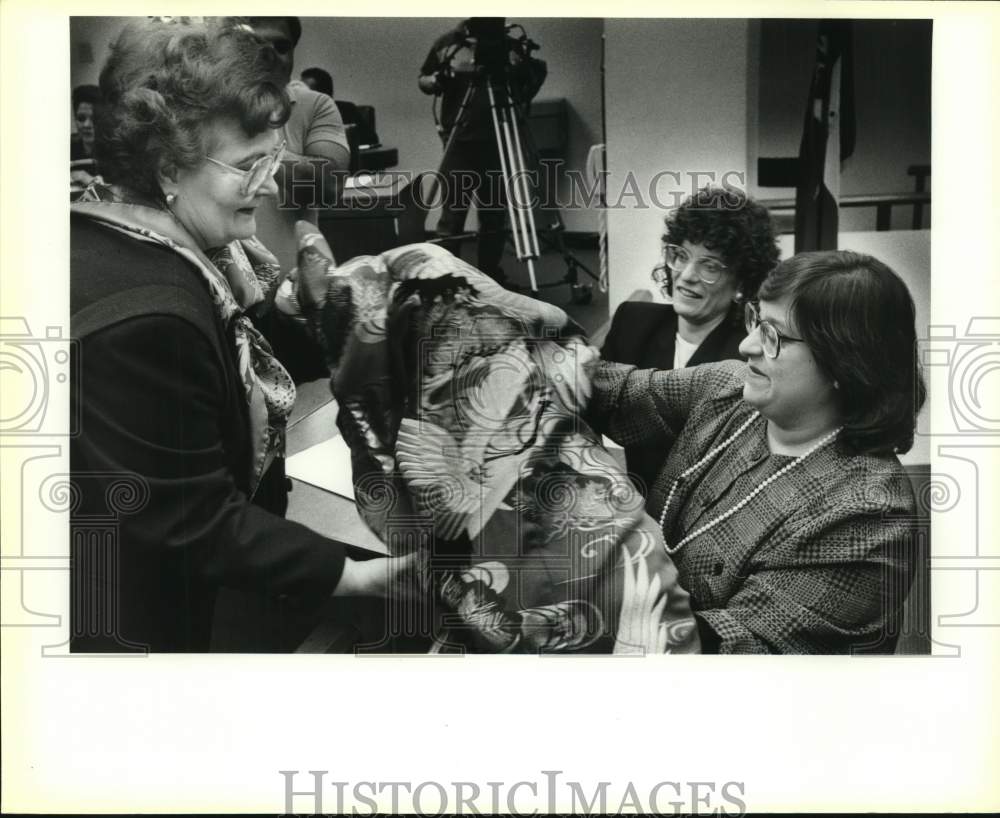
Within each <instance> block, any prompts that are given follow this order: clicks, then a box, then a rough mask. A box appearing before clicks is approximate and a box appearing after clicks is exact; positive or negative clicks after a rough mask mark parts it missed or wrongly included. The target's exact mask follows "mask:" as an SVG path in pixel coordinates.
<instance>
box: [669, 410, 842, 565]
mask: <svg viewBox="0 0 1000 818" xmlns="http://www.w3.org/2000/svg"><path fill="white" fill-rule="evenodd" d="M759 417H760V412H756V411H755V412H754V413H753V414H752V415H750V417H749V418H748V419H747V421H746V422H745V423H744V424H743V425H742V426H740V428H739V429H737V430H736V431H735V432H733V433H732V434H731V435H730V436H729V437H728V438H726V439H725V440H724V441H722V443H720V444H719V445H718V446H716V447H715V448H714V449H712V450H710V451H709V452H708V454H706V455H705V456H704V457H703V458H702V459H701V460H699V461H698V462H697V463H695V464H694V465H693V466H691V467H690V468H688V469H685V470H684V471H683V472H681V474H680V476H678V477H677V478H676V479H675V480H674V482H673V484H672V485H671V486H670V491H669V492H668V493H667V501H666V502H665V503H664V504H663V511H662V512H660V530H662V531H663V547H664V548H665V549H666V552H667V553H668V554H676V553H677V552H678V551H680V550H681V549H682V548H683V547H684V546H685V545H687V544H688V543H689V542H691V540H693V539H694V538H695V537H698V536H700V535H701V534H704V533H705V532H706V531H708V530H709V529H712V528H714V527H715V526H717V525H718V524H719V523H721V522H722V521H723V520H727V519H729V518H730V517H732V516H733V515H734V514H735V513H736V512H737V511H739V510H740V509H741V508H743V507H744V506H745V505H747V504H748V503H749V502H750V501H751V500H753V498H754V497H756V496H757V495H758V494H760V493H761V492H762V491H763V490H764V489H766V488H767V487H768V486H769V485H771V483H773V482H774V481H775V480H777V479H778V478H779V477H781V476H782V475H783V474H785V473H786V472H789V471H791V470H792V469H794V468H795V467H796V466H797V465H799V463H801V462H802V461H803V460H805V459H806V458H807V457H809V455H811V454H813V453H814V452H817V451H819V450H820V449H822V448H823V447H824V446H825V445H826V444H827V443H829V442H830V441H831V440H833V439H834V438H835V437H836V436H837V435H838V434H839V433H840V430H841V429H843V428H844V427H843V426H838V427H837V428H836V429H834V430H833V431H832V432H830V434H828V435H825V436H824V437H822V438H821V439H820V440H818V441H816V443H814V444H813V445H812V446H811V447H810V449H809V451H807V452H806V453H805V454H802V455H799V456H798V457H797V458H795V460H793V461H792V462H791V463H789V464H788V465H786V466H782V468H780V469H779V470H778V471H776V472H775V473H774V474H772V475H771V476H770V477H768V478H767V479H766V480H765V481H764V482H763V483H761V484H760V485H759V486H757V488H755V489H754V490H753V491H751V492H750V493H749V494H748V495H747V496H746V497H744V498H743V499H742V500H740V501H739V502H738V503H737V504H736V505H735V506H733V507H732V508H730V509H729V510H728V511H725V512H723V513H722V514H720V515H719V516H718V517H715V518H714V519H712V520H709V521H708V522H707V523H705V525H703V526H701V527H699V528H696V529H695V530H694V531H692V532H691V533H690V534H688V535H687V536H686V537H685V538H684V539H683V540H681V541H680V542H679V543H677V545H675V546H674V547H673V548H671V547H670V546H669V545H668V544H667V538H666V533H667V532H666V530H665V529H664V526H665V525H666V523H667V511H668V510H669V508H670V501H671V500H673V499H674V492H676V491H677V486H678V485H680V482H681V480H683V479H684V478H685V477H687V476H688V475H690V474H693V473H694V472H696V471H697V470H698V469H700V468H701V467H702V466H703V465H705V463H707V462H708V461H709V460H712V459H713V458H714V457H715V456H716V455H718V454H719V453H720V452H722V451H723V450H724V449H725V448H726V447H728V446H729V445H730V444H731V443H732V442H733V441H734V440H736V438H738V437H739V436H740V435H741V434H743V432H745V431H746V430H747V429H748V428H749V427H750V424H751V423H753V422H754V421H755V420H757V418H759Z"/></svg>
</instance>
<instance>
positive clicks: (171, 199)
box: [167, 193, 177, 207]
mask: <svg viewBox="0 0 1000 818" xmlns="http://www.w3.org/2000/svg"><path fill="white" fill-rule="evenodd" d="M176 201H177V194H176V193H168V194H167V207H173V206H174V202H176Z"/></svg>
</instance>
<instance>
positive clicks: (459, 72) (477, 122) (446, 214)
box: [417, 20, 548, 283]
mask: <svg viewBox="0 0 1000 818" xmlns="http://www.w3.org/2000/svg"><path fill="white" fill-rule="evenodd" d="M471 23H472V21H471V20H463V21H462V22H461V23H459V24H458V25H457V26H456V27H455V28H454V29H452V30H451V31H448V32H446V33H445V34H443V35H442V36H440V37H438V39H437V40H435V42H434V44H433V45H432V46H431V49H430V51H429V52H428V54H427V57H426V59H425V60H424V62H423V65H422V66H421V67H420V77H419V79H418V81H417V84H418V87H419V88H420V90H421V91H422V92H423V93H425V94H434V95H441V121H440V125H439V128H438V132H439V135H440V137H441V140H442V142H443V143H444V144H445V145H447V144H448V140H449V138H450V137H451V136H452V134H453V133H454V139H453V140H452V142H451V146H450V148H449V149H448V153H447V155H446V156H445V157H444V159H443V162H442V165H441V171H440V172H441V174H442V175H443V176H444V177H445V180H446V181H447V191H446V193H447V198H446V199H445V201H444V203H443V207H442V211H441V219H440V221H439V222H438V227H437V232H438V235H439V236H441V237H448V236H458V235H460V234H462V233H463V232H464V231H465V220H466V217H467V215H468V213H469V204H470V202H472V201H473V200H474V201H475V203H476V214H477V216H478V219H479V243H478V254H477V261H476V266H477V267H478V268H479V269H480V270H482V271H483V272H484V273H486V274H487V275H488V276H490V277H491V278H494V279H496V280H497V281H499V282H501V283H503V282H504V281H505V280H506V276H505V275H504V273H503V270H502V269H501V268H500V260H501V258H502V257H503V248H504V241H505V238H506V237H505V233H504V220H505V213H504V201H505V199H504V193H503V184H502V181H501V177H500V172H501V162H500V154H499V151H498V148H497V142H496V136H495V134H494V130H493V119H492V116H491V113H490V101H489V97H488V95H487V91H486V88H485V87H484V85H483V84H481V83H479V82H478V79H479V74H478V69H479V68H481V66H477V65H476V45H477V43H476V40H475V37H474V36H473V34H472V28H471ZM505 37H506V45H507V55H506V56H507V61H508V64H509V66H508V73H507V76H508V79H509V84H510V87H511V95H512V97H513V100H512V101H513V102H514V103H515V104H516V105H518V106H522V107H524V106H527V104H528V103H529V102H530V101H531V100H532V99H533V98H534V97H535V94H537V93H538V91H539V89H540V88H541V87H542V83H544V82H545V77H546V76H547V73H548V67H547V66H546V64H545V62H544V61H543V60H539V59H536V58H534V57H523V56H522V55H521V54H520V52H519V50H518V48H517V43H516V41H515V40H513V38H511V37H509V36H507V35H505ZM470 86H475V88H476V90H475V91H474V92H473V96H472V97H471V99H470V102H469V105H468V108H467V109H466V111H465V113H464V115H463V116H462V118H461V119H459V118H458V114H459V110H460V109H461V106H462V100H463V99H464V98H465V95H466V92H467V91H468V89H469V87H470ZM470 182H471V184H470ZM442 246H443V247H445V248H446V249H448V250H449V251H451V252H452V253H454V254H455V255H461V243H460V241H450V242H442Z"/></svg>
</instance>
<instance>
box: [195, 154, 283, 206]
mask: <svg viewBox="0 0 1000 818" xmlns="http://www.w3.org/2000/svg"><path fill="white" fill-rule="evenodd" d="M284 156H285V142H284V141H282V143H281V144H280V145H278V147H276V148H275V149H274V150H273V151H271V153H269V154H267V156H262V157H260V159H258V160H257V161H256V162H254V163H253V164H252V165H251V166H250V167H249V168H247V169H246V170H244V169H242V168H234V167H233V166H232V165H227V164H226V163H225V162H220V161H219V160H218V159H213V158H212V157H211V156H206V157H205V158H206V159H207V160H208V161H209V162H211V163H212V164H214V165H218V166H219V167H220V168H225V169H226V170H229V171H232V172H233V173H238V174H240V175H241V176H242V177H243V186H242V187H241V188H240V193H241V194H242V195H243V196H253V195H254V194H255V193H256V192H257V191H258V190H260V188H261V185H263V184H264V183H265V182H266V181H267V180H268V177H271V176H274V175H275V174H276V173H277V172H278V166H279V165H280V164H281V160H282V159H283V158H284Z"/></svg>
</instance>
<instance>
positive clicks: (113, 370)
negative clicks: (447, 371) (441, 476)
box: [71, 20, 404, 651]
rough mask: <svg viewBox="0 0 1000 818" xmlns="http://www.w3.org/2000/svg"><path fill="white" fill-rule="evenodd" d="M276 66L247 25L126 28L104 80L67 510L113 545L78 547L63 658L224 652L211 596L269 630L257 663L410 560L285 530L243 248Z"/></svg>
mask: <svg viewBox="0 0 1000 818" xmlns="http://www.w3.org/2000/svg"><path fill="white" fill-rule="evenodd" d="M278 62H279V61H278V57H277V55H276V54H275V52H274V49H273V48H272V47H271V46H270V45H268V44H267V43H266V42H264V41H263V40H261V39H260V38H258V37H257V36H256V35H255V34H253V33H252V32H251V31H250V30H249V29H247V28H245V27H243V28H240V27H235V26H231V25H224V24H222V23H220V22H218V21H212V20H207V21H205V22H188V21H181V22H178V21H174V22H166V21H142V22H136V23H132V24H130V25H129V26H128V27H127V28H126V29H125V30H124V31H123V32H122V34H121V35H120V37H119V38H118V40H117V41H116V42H115V43H114V45H113V46H112V48H111V54H110V57H109V59H108V61H107V64H106V65H105V67H104V69H103V71H102V73H101V78H100V83H101V92H102V95H103V99H104V102H105V105H104V107H103V109H102V111H101V116H100V117H99V119H98V123H97V134H96V147H97V155H98V159H99V161H100V164H101V169H102V172H103V174H104V179H105V180H106V182H107V184H106V185H97V184H95V185H92V186H91V187H90V188H89V189H88V191H87V192H86V193H85V195H84V196H83V197H82V198H81V200H80V201H79V202H78V203H77V204H75V205H73V208H72V219H71V278H72V285H71V308H72V328H73V335H74V337H75V338H76V339H77V341H78V344H77V347H76V352H77V360H76V364H75V367H74V370H73V371H74V375H75V383H74V384H73V387H74V388H73V392H72V394H73V405H72V409H73V412H74V416H75V417H78V418H79V424H80V427H79V428H80V434H79V435H78V436H77V437H75V438H74V439H73V441H72V445H71V470H72V472H73V479H74V482H75V484H76V489H77V491H76V492H75V494H74V496H75V497H76V498H77V500H78V502H76V503H75V505H74V509H73V512H72V513H73V516H74V522H75V523H76V524H79V525H84V526H86V525H87V524H88V523H87V521H88V520H91V521H92V520H94V519H105V518H108V516H109V514H110V515H111V518H113V519H115V521H116V523H117V533H116V540H115V542H114V547H113V548H112V550H111V551H110V552H100V553H99V549H98V551H95V550H94V549H95V546H94V544H93V543H92V542H88V541H87V540H86V538H83V539H80V538H74V544H73V570H74V577H73V586H72V587H73V596H74V600H73V603H74V604H73V611H74V618H73V621H72V622H71V628H72V635H73V647H74V649H76V650H99V651H104V650H115V651H125V650H153V651H203V650H207V649H209V648H210V646H211V647H215V648H219V649H225V647H226V645H225V644H224V643H223V644H215V645H213V644H212V643H211V639H210V635H211V629H212V619H213V611H214V608H215V603H216V599H217V596H218V595H219V592H220V589H222V588H233V589H242V590H244V591H246V592H248V593H251V594H252V595H253V598H254V599H258V598H259V599H260V600H266V602H262V603H261V608H260V610H271V611H272V612H273V613H274V615H275V617H276V619H275V620H274V621H277V622H278V623H279V625H278V626H276V627H275V629H274V630H272V631H271V633H272V635H274V640H273V641H270V642H267V641H265V640H264V638H263V636H262V635H261V637H260V639H259V641H257V642H256V643H254V642H253V634H251V635H250V640H249V641H250V643H251V648H252V649H275V650H280V649H290V648H292V647H294V646H295V642H296V640H298V639H299V638H300V637H301V636H302V635H303V634H301V633H298V632H296V631H295V627H293V625H294V624H295V623H299V624H301V621H302V620H300V619H297V618H296V616H295V615H293V614H292V613H287V612H288V611H290V610H292V609H295V610H297V611H299V612H300V613H301V612H303V611H305V610H307V609H308V608H309V606H310V605H313V604H314V603H318V602H320V601H321V600H323V599H325V598H326V597H329V596H330V595H345V594H371V595H381V594H382V593H384V592H385V590H386V587H387V583H388V582H389V577H390V575H395V572H398V571H399V570H401V569H402V568H403V567H404V566H403V563H402V562H400V561H398V560H390V561H388V562H387V561H385V560H373V561H371V562H370V563H358V562H355V561H353V560H351V559H348V558H345V549H344V546H343V545H342V544H340V543H337V542H333V541H330V540H327V539H326V538H324V537H321V536H319V535H318V534H316V533H314V532H313V531H310V530H309V529H307V528H305V527H303V526H301V525H298V524H295V523H292V522H289V521H286V520H285V519H283V516H282V515H283V514H284V511H285V508H286V506H287V481H286V479H285V475H284V465H283V454H284V439H285V426H286V421H287V418H288V414H289V411H290V410H291V408H292V405H293V403H294V401H295V387H294V386H293V384H292V381H291V379H290V378H289V377H288V375H287V373H286V372H285V370H284V368H283V367H282V365H281V364H280V363H279V362H278V361H277V360H276V359H275V357H274V355H273V354H272V351H271V348H270V346H269V344H268V342H267V340H266V339H265V338H264V337H263V336H262V335H261V334H260V333H259V332H258V331H257V329H256V328H255V326H254V324H253V322H252V320H251V319H252V318H254V317H256V316H257V315H259V314H260V313H261V312H262V311H263V310H265V309H266V308H267V307H268V306H269V304H270V302H271V301H272V300H273V297H274V290H275V288H276V286H277V284H278V267H277V264H276V262H275V260H274V258H273V256H272V255H271V254H270V253H269V252H268V251H267V250H266V249H265V248H264V247H263V246H262V245H261V244H260V243H259V242H257V241H256V240H255V239H254V234H255V232H256V213H257V210H258V208H259V206H260V204H261V202H262V201H263V200H264V199H265V198H266V197H272V196H274V195H275V194H276V192H277V188H276V185H275V182H274V179H273V178H272V177H273V175H274V171H275V169H276V167H277V166H278V163H279V162H280V160H281V156H282V150H283V144H282V143H281V140H280V133H281V126H282V124H283V123H284V122H285V121H286V120H287V118H288V116H289V99H288V96H287V93H286V91H285V89H284V86H283V84H282V82H281V79H280V76H279V74H280V71H278V70H277V68H278ZM122 486H125V487H127V492H126V494H127V500H128V502H126V503H124V504H123V503H121V502H120V501H121V498H122V494H121V490H122V489H121V487H122ZM116 487H117V488H116ZM116 504H117V505H116ZM110 506H114V507H113V508H112V507H110ZM109 606H110V607H109ZM269 606H273V609H269ZM296 606H298V607H297V608H296ZM285 626H288V627H287V628H286V627H285ZM247 629H248V630H250V626H249V625H248V626H247ZM243 645H244V646H246V645H247V641H246V640H245V641H244V643H243Z"/></svg>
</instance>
